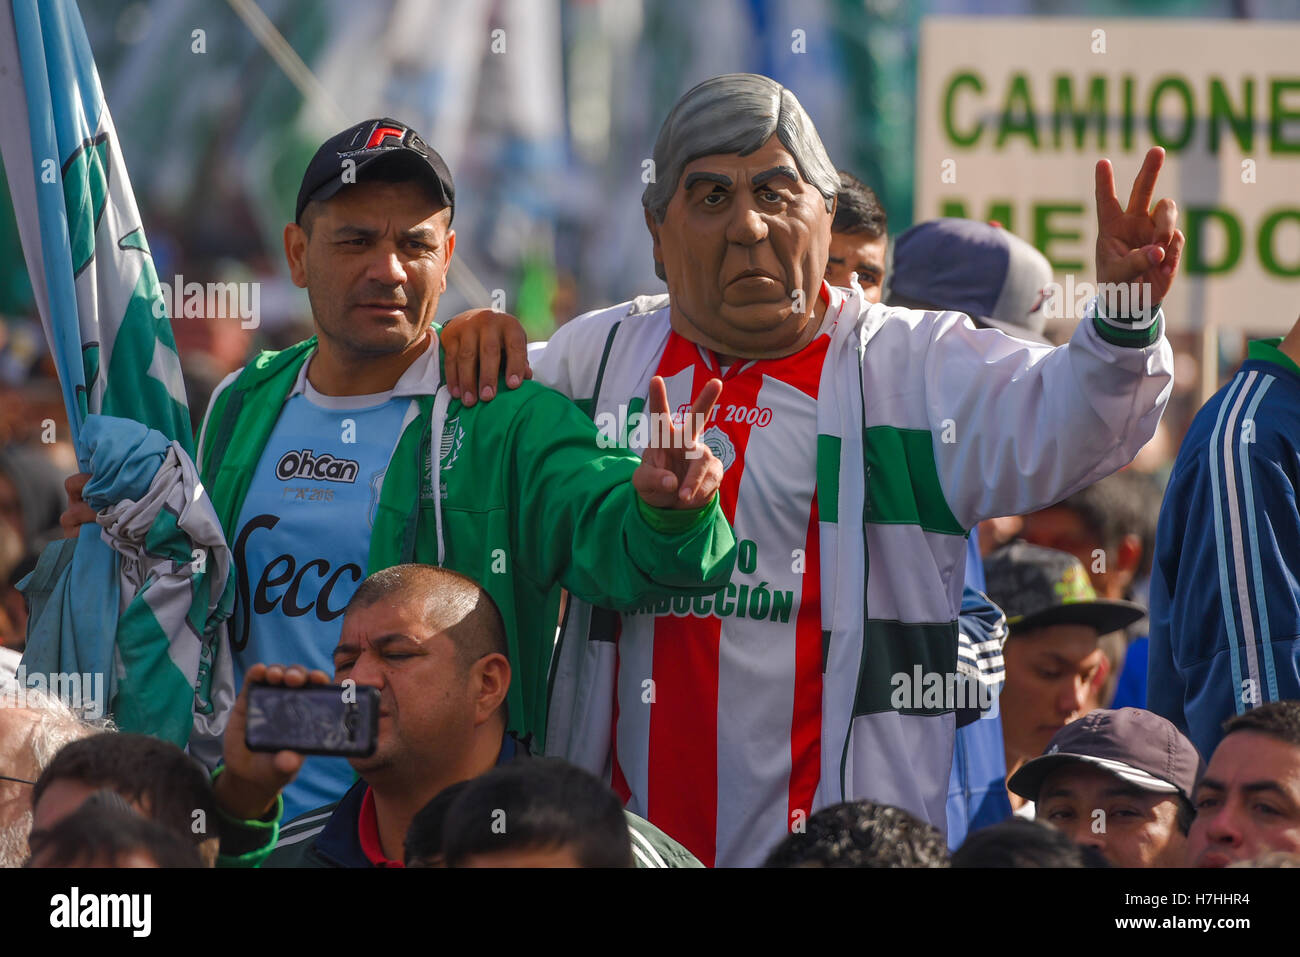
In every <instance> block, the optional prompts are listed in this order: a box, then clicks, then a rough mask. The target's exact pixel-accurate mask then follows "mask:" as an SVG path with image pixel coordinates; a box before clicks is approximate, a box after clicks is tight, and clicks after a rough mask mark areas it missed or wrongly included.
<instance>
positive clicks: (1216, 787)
mask: <svg viewBox="0 0 1300 957" xmlns="http://www.w3.org/2000/svg"><path fill="white" fill-rule="evenodd" d="M1192 804H1193V805H1194V806H1195V808H1196V819H1195V820H1194V821H1192V829H1191V832H1190V833H1189V834H1188V836H1187V858H1188V862H1189V863H1190V864H1191V865H1192V866H1193V867H1226V866H1227V865H1228V864H1231V863H1232V862H1233V861H1247V860H1251V859H1253V858H1256V857H1259V856H1260V855H1261V854H1264V853H1266V852H1267V851H1290V852H1292V853H1300V748H1297V747H1296V746H1295V745H1293V744H1289V743H1287V742H1286V741H1283V740H1281V739H1280V738H1275V737H1273V736H1272V735H1269V734H1262V733H1260V732H1258V731H1234V732H1233V733H1232V734H1229V735H1228V736H1227V737H1225V738H1224V739H1223V740H1222V741H1221V742H1219V746H1218V748H1216V749H1215V751H1214V756H1213V757H1211V758H1210V765H1209V767H1207V768H1206V769H1205V775H1204V776H1203V777H1202V778H1201V780H1200V782H1199V783H1198V784H1197V786H1196V793H1195V794H1194V795H1192Z"/></svg>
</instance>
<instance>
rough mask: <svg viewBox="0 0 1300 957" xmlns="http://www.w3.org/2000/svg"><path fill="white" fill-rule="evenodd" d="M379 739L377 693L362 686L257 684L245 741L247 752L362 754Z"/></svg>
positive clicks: (372, 748) (252, 693)
mask: <svg viewBox="0 0 1300 957" xmlns="http://www.w3.org/2000/svg"><path fill="white" fill-rule="evenodd" d="M378 737H379V691H378V689H376V688H368V687H363V686H361V685H348V686H347V687H346V688H345V687H341V686H339V685H305V686H303V687H301V688H286V687H284V686H283V685H266V684H255V685H253V686H252V687H251V688H249V690H248V723H247V725H246V726H245V728H244V743H245V744H247V745H248V750H250V751H297V752H299V753H300V754H328V755H336V756H340V757H366V756H368V755H371V754H374V752H375V744H376V742H377V740H378Z"/></svg>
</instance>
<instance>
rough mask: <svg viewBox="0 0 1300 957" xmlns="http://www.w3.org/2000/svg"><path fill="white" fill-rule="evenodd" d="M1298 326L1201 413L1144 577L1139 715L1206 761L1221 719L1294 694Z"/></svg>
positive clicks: (1266, 346)
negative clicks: (1164, 725)
mask: <svg viewBox="0 0 1300 957" xmlns="http://www.w3.org/2000/svg"><path fill="white" fill-rule="evenodd" d="M1298 360H1300V322H1297V323H1296V325H1295V327H1293V328H1292V329H1291V331H1290V333H1288V334H1287V336H1286V338H1285V339H1267V340H1260V341H1255V342H1251V343H1250V345H1249V352H1248V354H1247V359H1246V362H1244V363H1243V364H1242V366H1241V369H1240V370H1239V371H1238V372H1237V374H1236V376H1234V377H1233V379H1232V381H1231V382H1229V383H1228V384H1227V385H1226V386H1224V387H1223V388H1222V389H1220V390H1219V391H1218V393H1217V394H1215V396H1214V397H1213V398H1212V399H1210V401H1209V402H1207V403H1206V404H1205V406H1204V407H1203V408H1202V409H1201V411H1200V412H1198V413H1197V414H1196V418H1195V419H1194V420H1193V421H1192V425H1191V428H1190V429H1189V430H1188V432H1187V436H1186V438H1184V439H1183V444H1182V448H1181V449H1180V450H1179V452H1178V459H1177V461H1176V462H1175V463H1174V471H1173V474H1172V476H1171V477H1170V479H1169V488H1168V490H1167V491H1166V493H1165V500H1164V504H1163V505H1162V507H1161V509H1160V522H1159V525H1158V526H1157V529H1156V554H1155V563H1154V565H1153V567H1152V574H1151V647H1150V659H1151V660H1150V665H1149V671H1148V677H1147V707H1148V708H1150V709H1151V710H1152V711H1154V712H1156V713H1157V714H1160V715H1163V716H1164V717H1166V718H1168V719H1169V720H1170V721H1172V722H1173V723H1174V724H1175V725H1176V726H1177V727H1178V729H1179V730H1180V731H1182V732H1183V733H1184V734H1186V735H1187V736H1188V737H1189V738H1190V739H1191V741H1192V743H1193V744H1195V745H1196V747H1197V748H1198V749H1199V750H1200V752H1201V754H1202V756H1204V757H1206V758H1208V757H1209V756H1210V754H1211V753H1212V752H1213V751H1214V748H1215V746H1216V745H1217V744H1218V743H1219V739H1220V737H1221V736H1222V730H1221V725H1222V724H1223V722H1224V720H1225V719H1227V718H1230V717H1232V716H1233V715H1236V714H1241V713H1242V712H1244V711H1246V710H1247V709H1249V708H1252V707H1254V706H1256V705H1260V704H1264V703H1266V702H1269V701H1277V700H1279V699H1285V698H1300V580H1298V579H1300V511H1297V507H1296V490H1297V488H1298V487H1300V365H1298V364H1297V361H1298Z"/></svg>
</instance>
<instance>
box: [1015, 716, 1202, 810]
mask: <svg viewBox="0 0 1300 957" xmlns="http://www.w3.org/2000/svg"><path fill="white" fill-rule="evenodd" d="M1076 763H1082V764H1089V765H1091V766H1093V767H1096V768H1100V769H1102V770H1103V771H1109V772H1110V773H1111V774H1114V775H1115V776H1116V777H1118V778H1119V779H1120V780H1122V781H1124V782H1125V783H1127V784H1132V785H1134V786H1136V787H1139V788H1141V789H1142V790H1144V791H1154V792H1157V793H1164V794H1181V795H1182V796H1183V797H1184V798H1186V799H1187V800H1189V801H1190V800H1191V799H1192V790H1193V789H1194V788H1195V787H1196V779H1197V777H1198V776H1199V774H1200V772H1201V770H1202V767H1203V762H1202V761H1201V756H1200V754H1199V753H1198V752H1197V750H1196V748H1195V747H1194V746H1193V745H1192V742H1191V741H1189V740H1187V738H1186V736H1184V735H1183V734H1182V733H1181V732H1180V731H1179V730H1178V729H1177V728H1176V727H1174V726H1173V724H1172V723H1171V722H1169V721H1168V720H1166V719H1165V718H1162V717H1160V715H1158V714H1154V713H1153V712H1150V711H1146V710H1144V709H1142V708H1118V709H1115V710H1109V709H1100V710H1097V711H1090V712H1088V713H1087V714H1085V715H1084V716H1083V717H1082V718H1079V719H1078V720H1076V721H1071V722H1070V723H1069V724H1067V725H1066V726H1065V727H1064V728H1062V729H1061V730H1060V731H1058V732H1056V734H1055V735H1054V736H1053V737H1052V743H1051V744H1049V745H1048V746H1047V751H1046V752H1044V753H1043V755H1042V756H1041V757H1037V758H1034V759H1033V760H1032V761H1026V762H1025V763H1024V764H1023V765H1022V766H1021V767H1020V770H1018V771H1017V772H1016V773H1015V774H1013V775H1011V777H1010V778H1009V779H1008V780H1007V787H1008V788H1010V789H1011V790H1012V791H1013V792H1014V793H1016V794H1019V795H1020V796H1021V797H1023V798H1025V799H1026V800H1029V801H1037V800H1038V794H1039V791H1040V790H1041V789H1042V786H1043V782H1044V781H1046V780H1047V778H1048V776H1049V775H1050V774H1052V773H1053V772H1054V771H1056V770H1057V769H1059V768H1062V767H1065V766H1067V765H1070V764H1076Z"/></svg>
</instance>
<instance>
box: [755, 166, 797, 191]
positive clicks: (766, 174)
mask: <svg viewBox="0 0 1300 957" xmlns="http://www.w3.org/2000/svg"><path fill="white" fill-rule="evenodd" d="M780 176H784V177H785V178H786V179H788V180H790V182H792V183H797V182H799V174H798V173H796V172H795V171H794V170H792V169H791V168H790V167H788V166H773V167H772V168H771V169H765V170H763V172H761V173H759V174H758V175H757V176H755V177H754V178H753V179H752V180H750V182H751V183H753V184H754V186H755V187H758V186H762V185H763V184H764V183H766V182H767V181H768V180H773V179H776V178H778V177H780Z"/></svg>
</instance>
